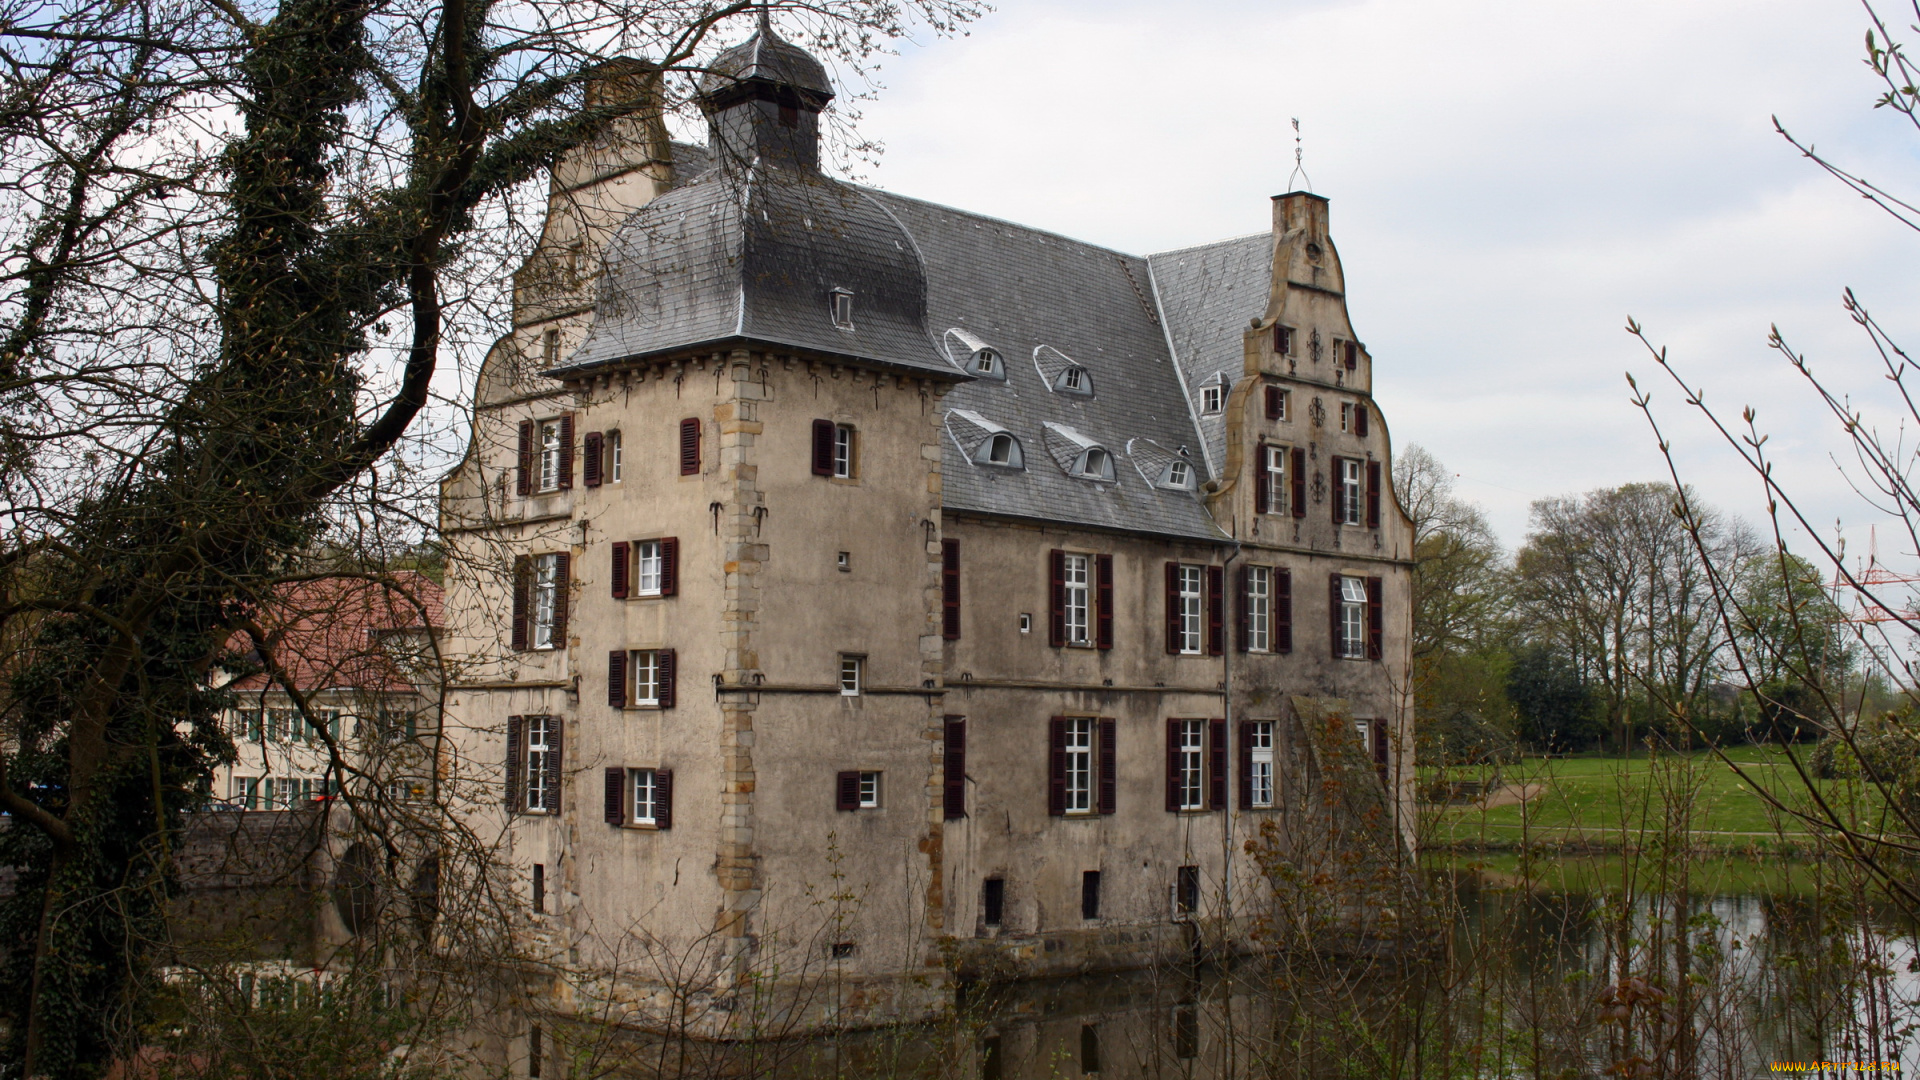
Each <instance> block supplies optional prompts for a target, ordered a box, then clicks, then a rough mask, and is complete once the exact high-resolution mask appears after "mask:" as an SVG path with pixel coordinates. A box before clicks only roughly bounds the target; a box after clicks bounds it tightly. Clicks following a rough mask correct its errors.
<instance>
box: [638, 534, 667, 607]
mask: <svg viewBox="0 0 1920 1080" xmlns="http://www.w3.org/2000/svg"><path fill="white" fill-rule="evenodd" d="M637 546H638V548H639V552H640V553H639V556H638V566H639V570H640V573H639V577H640V589H639V592H640V595H641V596H659V595H660V582H661V561H660V541H658V540H642V541H640V543H639V544H638V545H637Z"/></svg>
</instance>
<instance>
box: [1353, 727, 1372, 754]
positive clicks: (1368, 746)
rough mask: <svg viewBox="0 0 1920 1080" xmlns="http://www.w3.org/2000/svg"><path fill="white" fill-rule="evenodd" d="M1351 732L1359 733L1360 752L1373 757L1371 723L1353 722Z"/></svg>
mask: <svg viewBox="0 0 1920 1080" xmlns="http://www.w3.org/2000/svg"><path fill="white" fill-rule="evenodd" d="M1353 730H1355V731H1357V732H1359V733H1360V750H1361V752H1362V753H1365V754H1366V755H1367V756H1368V757H1372V756H1373V721H1371V720H1355V721H1354V722H1353Z"/></svg>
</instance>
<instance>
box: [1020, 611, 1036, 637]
mask: <svg viewBox="0 0 1920 1080" xmlns="http://www.w3.org/2000/svg"><path fill="white" fill-rule="evenodd" d="M1020 632H1021V633H1023V634H1031V633H1033V615H1032V614H1030V613H1028V612H1025V611H1023V612H1021V613H1020Z"/></svg>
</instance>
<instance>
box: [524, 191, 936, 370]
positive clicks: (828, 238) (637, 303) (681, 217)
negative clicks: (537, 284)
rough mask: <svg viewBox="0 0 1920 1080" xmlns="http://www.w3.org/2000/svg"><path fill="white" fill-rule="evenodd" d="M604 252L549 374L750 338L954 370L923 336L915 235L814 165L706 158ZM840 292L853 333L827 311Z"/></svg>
mask: <svg viewBox="0 0 1920 1080" xmlns="http://www.w3.org/2000/svg"><path fill="white" fill-rule="evenodd" d="M605 260H606V268H605V270H604V272H603V273H602V275H601V278H600V285H599V295H598V297H597V298H596V301H595V311H594V320H593V325H592V327H591V329H590V330H589V331H588V333H587V338H586V340H585V341H584V342H582V343H581V345H580V348H579V349H578V350H577V351H575V352H574V353H573V355H572V356H570V357H568V358H567V360H566V361H565V363H563V364H561V365H560V366H557V367H555V368H554V369H553V370H552V371H551V374H552V375H554V376H556V377H560V378H564V377H566V376H567V375H570V374H573V373H576V372H579V371H583V370H586V369H589V368H593V367H597V366H600V365H602V364H607V363H614V362H618V361H621V360H625V359H629V358H631V357H635V356H641V355H646V354H649V353H658V352H663V351H667V350H672V349H686V348H695V347H706V346H715V347H718V346H721V345H722V344H725V343H730V342H740V341H749V340H750V341H755V342H761V343H765V344H771V345H776V346H786V347H789V348H794V349H800V350H812V351H816V352H824V353H837V354H841V355H846V356H852V357H855V358H858V359H862V360H866V361H869V362H872V363H876V364H881V365H884V366H888V367H896V368H905V369H908V370H913V371H920V372H927V373H938V374H941V375H952V376H956V377H957V376H958V374H959V373H958V372H956V371H955V370H954V368H953V366H952V365H950V364H948V363H947V362H946V360H945V359H944V357H943V356H942V354H941V353H940V351H939V349H938V348H937V347H936V346H935V345H934V343H933V341H932V339H931V338H929V337H928V334H927V330H926V320H925V313H926V285H925V281H924V279H923V277H922V274H921V269H920V262H919V260H918V259H917V258H915V257H914V253H913V246H912V240H911V239H910V238H909V237H908V236H907V234H906V232H905V231H904V230H902V229H901V227H900V225H899V223H897V222H896V221H894V220H893V218H892V217H891V216H890V215H889V214H888V213H887V211H886V210H885V209H883V208H882V206H881V204H880V203H879V202H878V201H876V200H875V199H874V198H873V197H872V196H871V195H870V194H869V193H867V192H865V191H863V190H861V189H859V188H856V187H852V186H850V185H847V184H842V183H839V182H837V181H834V180H830V179H828V178H826V177H824V176H821V175H819V174H818V173H804V172H801V171H798V170H790V169H762V170H747V171H746V172H745V173H744V174H742V175H738V176H736V175H733V174H730V173H729V172H728V171H727V170H724V169H713V168H709V169H707V170H706V171H705V172H703V173H702V174H701V175H700V176H699V177H697V178H696V179H695V180H693V181H692V182H691V183H688V184H686V185H684V186H681V187H676V188H675V189H674V190H672V191H669V192H667V193H666V194H665V195H662V196H661V197H659V198H658V199H655V200H654V201H653V202H651V203H649V204H647V205H646V206H644V207H642V208H641V209H640V210H638V211H637V212H635V213H634V215H633V216H632V217H631V218H629V219H628V220H627V222H626V223H625V224H624V225H622V226H621V227H620V230H619V232H618V233H616V234H615V236H614V238H613V240H612V242H611V243H609V244H608V245H607V250H606V254H605ZM842 288H843V289H847V290H848V291H850V292H852V293H853V295H854V298H855V301H856V303H855V306H854V316H853V326H852V328H851V329H843V328H840V327H836V326H835V325H834V323H833V319H832V314H831V303H830V294H831V293H832V291H833V290H834V289H842Z"/></svg>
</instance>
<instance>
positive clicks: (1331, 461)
mask: <svg viewBox="0 0 1920 1080" xmlns="http://www.w3.org/2000/svg"><path fill="white" fill-rule="evenodd" d="M1345 460H1346V459H1345V458H1343V457H1340V456H1338V455H1332V454H1330V455H1328V456H1327V476H1329V477H1330V478H1332V480H1333V483H1331V484H1329V485H1328V489H1329V490H1328V491H1327V494H1328V495H1329V496H1331V497H1330V498H1328V499H1327V506H1328V507H1329V508H1330V509H1331V510H1332V511H1333V523H1334V524H1335V525H1345V524H1346V523H1347V505H1346V503H1347V488H1346V484H1345V483H1344V481H1345V480H1346V476H1345V475H1344V474H1343V473H1342V472H1341V471H1340V463H1341V462H1342V461H1345Z"/></svg>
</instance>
